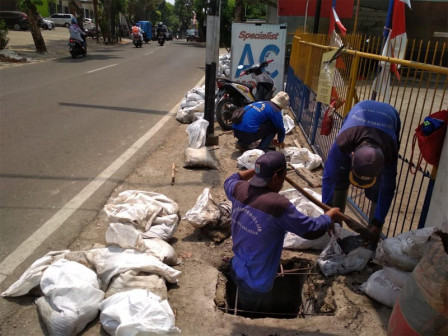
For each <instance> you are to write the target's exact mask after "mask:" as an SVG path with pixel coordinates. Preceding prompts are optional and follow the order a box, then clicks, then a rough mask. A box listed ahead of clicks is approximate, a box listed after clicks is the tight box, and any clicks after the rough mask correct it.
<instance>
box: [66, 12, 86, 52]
mask: <svg viewBox="0 0 448 336" xmlns="http://www.w3.org/2000/svg"><path fill="white" fill-rule="evenodd" d="M68 30H69V32H70V38H73V39H75V40H77V41H79V42H81V45H82V47H83V49H84V50H85V48H86V40H85V36H86V33H84V32H83V31H82V29H81V28H80V27H79V26H78V20H76V19H75V18H73V19H72V21H71V25H70V26H69V27H68Z"/></svg>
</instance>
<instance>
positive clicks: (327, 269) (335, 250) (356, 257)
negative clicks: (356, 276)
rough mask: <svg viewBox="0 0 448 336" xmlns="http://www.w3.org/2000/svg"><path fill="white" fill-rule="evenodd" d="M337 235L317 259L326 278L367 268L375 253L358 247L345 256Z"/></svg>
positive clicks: (333, 236) (334, 235) (332, 237)
mask: <svg viewBox="0 0 448 336" xmlns="http://www.w3.org/2000/svg"><path fill="white" fill-rule="evenodd" d="M337 238H338V236H337V234H333V235H332V236H331V238H330V243H329V244H328V245H327V247H326V248H325V249H324V250H323V251H322V253H321V254H320V255H319V258H318V259H317V264H318V265H319V268H320V270H321V271H322V273H323V274H324V275H325V276H331V275H338V274H348V273H351V272H355V271H361V270H362V269H364V267H366V265H367V263H368V261H369V260H370V258H371V257H372V255H373V251H371V250H369V249H366V248H364V247H358V248H356V249H354V250H352V251H350V252H349V253H348V254H344V252H343V251H342V249H341V247H340V246H339V244H338V242H337Z"/></svg>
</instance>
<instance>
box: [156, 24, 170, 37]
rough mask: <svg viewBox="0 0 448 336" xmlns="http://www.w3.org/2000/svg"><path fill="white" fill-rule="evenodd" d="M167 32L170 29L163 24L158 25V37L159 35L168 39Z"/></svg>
mask: <svg viewBox="0 0 448 336" xmlns="http://www.w3.org/2000/svg"><path fill="white" fill-rule="evenodd" d="M167 32H168V29H167V28H166V26H165V25H164V24H163V22H159V24H158V25H157V36H159V34H164V35H163V36H164V37H166V33H167Z"/></svg>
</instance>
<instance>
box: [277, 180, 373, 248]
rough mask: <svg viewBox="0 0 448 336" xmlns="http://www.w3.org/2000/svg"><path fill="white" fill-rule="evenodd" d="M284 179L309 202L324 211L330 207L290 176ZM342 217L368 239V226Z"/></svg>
mask: <svg viewBox="0 0 448 336" xmlns="http://www.w3.org/2000/svg"><path fill="white" fill-rule="evenodd" d="M285 180H286V181H287V182H288V183H289V184H290V185H292V186H293V187H294V188H295V189H297V190H298V191H300V193H301V194H302V195H303V196H305V197H306V198H308V199H309V200H310V201H311V202H313V203H314V204H316V205H317V206H318V207H319V208H321V209H323V210H324V211H328V210H330V209H331V207H330V206H329V205H327V204H325V203H322V202H321V201H319V200H318V199H317V198H315V197H314V196H313V195H311V194H310V193H309V192H307V191H306V190H305V189H303V188H302V187H301V186H299V185H298V184H297V183H295V182H294V181H293V180H291V178H289V177H288V176H286V177H285ZM342 219H343V220H344V222H345V223H346V224H347V226H348V227H349V228H350V229H352V230H353V231H355V232H357V233H359V234H360V235H361V236H362V237H363V238H364V239H366V240H368V239H369V238H370V236H371V234H370V231H369V229H368V228H366V227H365V226H364V225H362V224H360V223H358V222H356V221H355V220H354V219H352V218H350V217H348V216H347V215H345V214H343V213H342Z"/></svg>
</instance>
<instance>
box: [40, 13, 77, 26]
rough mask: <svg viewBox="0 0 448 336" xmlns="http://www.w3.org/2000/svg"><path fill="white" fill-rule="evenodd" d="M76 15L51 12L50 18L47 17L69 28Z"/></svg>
mask: <svg viewBox="0 0 448 336" xmlns="http://www.w3.org/2000/svg"><path fill="white" fill-rule="evenodd" d="M74 18H75V17H74V16H73V15H72V14H66V13H54V14H51V16H50V17H49V18H45V19H46V20H50V21H53V22H54V23H55V24H56V26H58V27H66V28H68V27H69V26H70V24H71V23H72V19H74Z"/></svg>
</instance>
